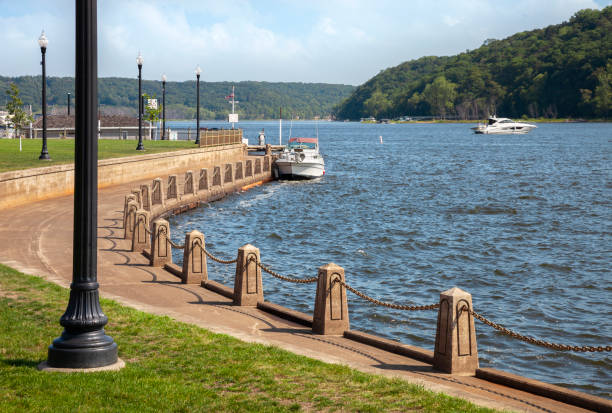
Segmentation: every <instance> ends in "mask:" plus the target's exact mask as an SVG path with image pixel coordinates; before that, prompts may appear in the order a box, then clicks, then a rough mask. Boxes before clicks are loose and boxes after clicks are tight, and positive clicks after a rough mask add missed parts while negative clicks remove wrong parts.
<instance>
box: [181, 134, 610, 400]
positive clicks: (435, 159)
mask: <svg viewBox="0 0 612 413" xmlns="http://www.w3.org/2000/svg"><path fill="white" fill-rule="evenodd" d="M173 126H175V127H176V126H184V125H180V124H175V125H171V126H170V127H173ZM193 126H195V125H192V127H193ZM201 126H203V127H222V126H223V124H221V123H214V122H202V123H201ZM470 126H473V125H468V124H401V125H396V124H390V125H377V124H359V123H336V122H333V123H332V122H321V123H314V122H294V123H293V125H290V124H289V123H288V122H284V124H283V132H284V141H285V142H286V140H287V137H288V133H289V128H290V127H291V131H292V135H293V136H314V135H315V133H316V130H317V129H318V134H319V141H320V146H321V151H322V153H323V155H324V157H325V162H326V175H325V176H324V177H323V178H322V179H319V180H316V181H306V182H304V181H303V182H274V183H270V184H267V185H264V186H262V187H258V188H254V189H251V190H249V191H247V192H243V193H236V194H234V195H231V196H228V197H226V198H225V199H223V200H221V201H218V202H214V203H211V204H209V205H206V206H203V207H201V208H199V209H197V210H194V211H190V212H187V213H184V214H182V215H180V216H176V217H173V218H171V229H172V235H173V239H174V240H175V241H177V242H182V241H183V239H182V238H183V237H184V234H185V232H187V231H191V230H193V229H197V230H199V231H202V232H203V233H204V234H205V236H206V243H207V248H208V249H209V250H210V251H211V252H213V253H214V254H216V255H218V256H221V257H224V258H233V257H234V256H235V254H236V251H237V249H238V247H240V246H241V245H243V244H246V243H251V244H253V245H255V246H256V247H258V248H259V249H260V251H261V260H262V262H263V263H264V264H266V265H268V266H270V267H271V268H272V269H274V270H276V271H277V272H279V273H281V274H284V275H289V276H294V277H300V278H306V277H314V276H316V274H317V268H318V267H319V266H321V265H323V264H326V263H329V262H334V263H336V264H338V265H340V266H342V267H343V268H344V269H345V271H346V280H347V283H349V284H350V285H351V286H353V287H355V288H357V289H359V290H361V291H363V292H365V293H366V294H368V295H371V296H373V297H375V298H378V299H380V300H383V301H390V302H394V303H398V304H416V305H423V304H433V303H437V302H438V300H439V294H440V292H442V291H445V290H447V289H450V288H452V287H454V286H458V287H460V288H462V289H464V290H466V291H468V292H469V293H471V294H472V299H473V305H474V309H475V311H477V312H479V313H481V314H483V315H484V316H485V317H487V318H489V319H491V320H493V321H495V322H497V323H499V324H502V325H504V326H505V327H507V328H510V329H512V330H516V331H517V332H519V333H521V334H526V335H530V336H534V337H536V338H540V339H543V340H546V341H550V342H555V343H560V344H569V345H579V346H582V345H590V346H599V345H603V346H606V345H611V344H612V306H611V301H612V275H611V272H610V263H611V261H612V260H611V258H612V242H611V240H612V237H611V235H612V208H611V206H612V124H610V123H596V124H595V123H593V124H590V123H574V124H539V125H538V128H537V129H535V130H534V131H532V132H531V133H529V134H527V135H516V136H511V135H510V136H509V135H500V136H494V135H475V134H473V133H472V131H471V130H470V129H469V128H470ZM240 127H242V128H244V130H245V135H246V136H247V137H249V139H250V141H251V143H255V142H256V137H257V134H258V132H259V130H261V129H262V128H265V131H266V136H267V142H268V143H274V144H276V143H278V124H277V123H274V122H241V123H240ZM380 136H382V139H383V143H382V144H381V143H380ZM181 261H182V256H181V255H180V254H178V253H177V255H176V256H175V262H179V263H180V262H181ZM208 267H209V277H210V278H211V279H213V280H215V281H219V282H222V283H224V284H226V285H229V286H232V285H233V276H234V268H233V267H232V266H225V265H219V264H216V263H214V262H211V261H210V260H209V261H208ZM314 294H315V288H314V284H308V285H296V284H289V283H287V282H284V281H281V280H278V279H276V278H273V277H272V276H269V275H267V274H265V273H264V295H265V298H266V300H268V301H272V302H275V303H278V304H281V305H284V306H286V307H289V308H292V309H295V310H299V311H302V312H305V313H310V314H312V311H313V306H314ZM348 295H349V296H348V298H349V315H350V323H351V328H353V329H359V330H363V331H366V332H370V333H374V334H378V335H380V336H383V337H387V338H390V339H394V340H399V341H401V342H403V343H406V344H411V345H416V346H421V347H423V348H427V349H432V350H433V345H434V340H435V333H436V317H437V313H436V311H420V312H406V311H399V310H391V309H387V308H383V307H379V306H374V305H372V304H370V303H368V302H366V301H364V300H362V299H360V298H359V297H357V296H355V295H353V294H351V293H350V292H349V293H348ZM476 333H477V338H478V353H479V358H480V365H481V367H493V368H498V369H501V370H505V371H509V372H512V373H516V374H520V375H524V376H527V377H531V378H535V379H538V380H542V381H545V382H549V383H554V384H557V385H561V386H565V387H569V388H572V389H575V390H580V391H585V392H588V393H591V394H595V395H598V396H602V397H607V398H612V354H610V353H609V352H608V353H605V352H604V353H568V352H559V351H554V350H548V349H546V348H542V347H537V346H534V345H531V344H527V343H523V342H521V341H518V340H516V339H513V338H510V337H507V336H504V335H502V334H501V333H498V332H496V331H495V330H493V329H492V328H490V327H488V326H486V325H484V324H482V323H480V322H478V321H476Z"/></svg>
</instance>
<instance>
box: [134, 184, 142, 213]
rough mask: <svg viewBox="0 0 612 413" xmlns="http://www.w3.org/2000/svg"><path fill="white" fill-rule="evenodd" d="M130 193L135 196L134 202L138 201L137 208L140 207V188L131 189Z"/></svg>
mask: <svg viewBox="0 0 612 413" xmlns="http://www.w3.org/2000/svg"><path fill="white" fill-rule="evenodd" d="M132 194H133V195H134V196H135V197H136V202H138V209H142V197H141V196H140V189H137V188H134V189H132Z"/></svg>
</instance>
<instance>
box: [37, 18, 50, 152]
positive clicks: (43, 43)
mask: <svg viewBox="0 0 612 413" xmlns="http://www.w3.org/2000/svg"><path fill="white" fill-rule="evenodd" d="M48 44H49V40H47V36H45V31H44V30H43V31H42V33H41V34H40V37H39V38H38V45H39V46H40V53H41V54H42V60H41V62H40V64H41V65H42V117H43V121H42V123H43V124H42V127H43V130H42V135H43V142H42V150H41V151H40V156H39V157H38V159H41V160H49V159H51V158H49V151H47V67H46V64H45V53H46V52H47V45H48Z"/></svg>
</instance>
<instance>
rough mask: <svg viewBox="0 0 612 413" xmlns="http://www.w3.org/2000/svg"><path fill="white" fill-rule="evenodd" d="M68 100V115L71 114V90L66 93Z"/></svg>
mask: <svg viewBox="0 0 612 413" xmlns="http://www.w3.org/2000/svg"><path fill="white" fill-rule="evenodd" d="M66 97H67V100H68V116H70V92H68V93H67V94H66Z"/></svg>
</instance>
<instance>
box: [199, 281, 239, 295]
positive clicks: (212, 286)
mask: <svg viewBox="0 0 612 413" xmlns="http://www.w3.org/2000/svg"><path fill="white" fill-rule="evenodd" d="M201 285H202V287H204V288H206V289H207V290H210V291H214V292H216V293H217V294H221V295H222V296H224V297H227V298H231V299H233V298H234V289H233V288H229V287H227V286H225V285H223V284H221V283H218V282H216V281H212V280H207V281H202V284H201Z"/></svg>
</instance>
